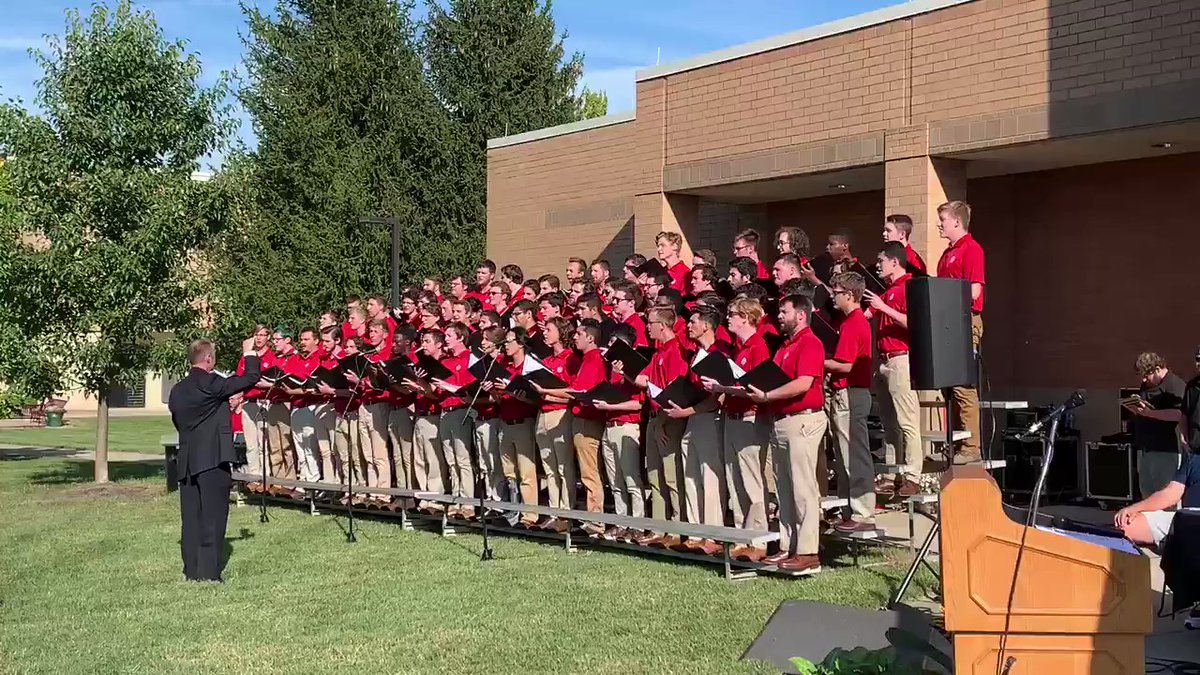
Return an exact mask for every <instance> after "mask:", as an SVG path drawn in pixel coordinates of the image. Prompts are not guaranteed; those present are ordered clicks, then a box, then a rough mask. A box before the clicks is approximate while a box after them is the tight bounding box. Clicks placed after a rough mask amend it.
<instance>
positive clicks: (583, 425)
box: [571, 417, 604, 513]
mask: <svg viewBox="0 0 1200 675" xmlns="http://www.w3.org/2000/svg"><path fill="white" fill-rule="evenodd" d="M602 436H604V422H603V420H588V419H584V418H582V417H576V418H575V419H574V420H573V421H572V422H571V440H572V444H573V445H574V446H575V457H576V459H578V460H579V481H580V482H581V483H583V491H584V499H585V504H586V508H587V510H588V511H591V512H592V513H600V512H602V511H604V482H603V481H602V480H601V479H600V438H601V437H602Z"/></svg>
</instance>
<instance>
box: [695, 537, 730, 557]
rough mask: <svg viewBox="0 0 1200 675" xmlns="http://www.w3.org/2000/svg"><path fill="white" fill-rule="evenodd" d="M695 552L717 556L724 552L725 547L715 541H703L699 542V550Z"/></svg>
mask: <svg viewBox="0 0 1200 675" xmlns="http://www.w3.org/2000/svg"><path fill="white" fill-rule="evenodd" d="M697 550H698V551H699V552H700V553H703V554H704V555H718V554H720V553H723V552H724V551H725V547H724V546H722V545H720V544H718V543H717V542H715V541H711V540H708V539H705V540H704V541H702V542H700V548H699V549H697Z"/></svg>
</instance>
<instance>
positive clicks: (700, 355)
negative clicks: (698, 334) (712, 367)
mask: <svg viewBox="0 0 1200 675" xmlns="http://www.w3.org/2000/svg"><path fill="white" fill-rule="evenodd" d="M706 356H708V350H706V349H705V348H704V347H700V348H698V349H696V358H694V359H692V365H693V366H695V365H696V364H697V363H700V362H701V361H703V360H704V357H706Z"/></svg>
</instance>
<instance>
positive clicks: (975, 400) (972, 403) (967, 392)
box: [951, 314, 983, 460]
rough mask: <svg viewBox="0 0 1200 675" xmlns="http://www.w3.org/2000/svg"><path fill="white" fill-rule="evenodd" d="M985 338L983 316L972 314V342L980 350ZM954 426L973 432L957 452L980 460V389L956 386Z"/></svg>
mask: <svg viewBox="0 0 1200 675" xmlns="http://www.w3.org/2000/svg"><path fill="white" fill-rule="evenodd" d="M982 339H983V317H982V316H980V315H978V314H972V315H971V344H972V346H973V347H974V348H975V349H976V350H978V349H979V343H980V341H981V340H982ZM951 395H952V396H954V428H955V429H956V430H963V429H965V430H967V431H969V432H971V437H970V438H965V439H963V440H961V441H959V442H958V443H957V444H956V446H957V447H956V452H958V453H959V454H961V455H962V456H963V457H964V458H966V459H972V460H978V459H980V458H981V457H982V455H981V453H980V451H979V442H980V438H979V390H978V389H976V388H975V387H954V389H953V391H952V394H951Z"/></svg>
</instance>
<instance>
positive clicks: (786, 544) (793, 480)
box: [771, 412, 829, 555]
mask: <svg viewBox="0 0 1200 675" xmlns="http://www.w3.org/2000/svg"><path fill="white" fill-rule="evenodd" d="M828 426H829V421H828V420H827V419H826V418H825V413H824V412H807V413H800V414H798V415H790V416H787V417H781V418H778V419H776V420H775V424H774V427H773V428H772V430H771V450H772V452H773V457H774V459H775V477H776V480H778V481H779V483H778V485H779V550H780V551H781V552H787V553H788V554H789V555H816V554H817V551H818V548H819V546H820V534H821V492H820V490H818V489H817V453H818V452H819V451H820V448H821V437H823V436H824V435H825V429H826V428H827V427H828Z"/></svg>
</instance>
